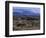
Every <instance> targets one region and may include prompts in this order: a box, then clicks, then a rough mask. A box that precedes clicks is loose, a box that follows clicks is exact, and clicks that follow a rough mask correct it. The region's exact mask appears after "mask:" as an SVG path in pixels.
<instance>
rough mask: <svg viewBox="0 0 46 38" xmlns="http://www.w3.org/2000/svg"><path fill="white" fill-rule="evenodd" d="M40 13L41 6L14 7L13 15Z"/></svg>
mask: <svg viewBox="0 0 46 38" xmlns="http://www.w3.org/2000/svg"><path fill="white" fill-rule="evenodd" d="M36 14H40V8H31V7H13V15H36Z"/></svg>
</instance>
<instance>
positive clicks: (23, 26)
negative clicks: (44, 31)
mask: <svg viewBox="0 0 46 38" xmlns="http://www.w3.org/2000/svg"><path fill="white" fill-rule="evenodd" d="M31 18H33V17H15V16H14V17H13V31H15V30H16V31H17V30H39V29H40V18H39V17H35V18H33V19H31Z"/></svg>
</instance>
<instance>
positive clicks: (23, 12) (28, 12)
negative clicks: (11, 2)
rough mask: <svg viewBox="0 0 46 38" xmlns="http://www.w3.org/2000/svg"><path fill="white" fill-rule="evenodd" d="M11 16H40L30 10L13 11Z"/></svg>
mask: <svg viewBox="0 0 46 38" xmlns="http://www.w3.org/2000/svg"><path fill="white" fill-rule="evenodd" d="M13 16H40V14H39V13H35V12H33V11H31V10H26V9H16V10H15V11H13Z"/></svg>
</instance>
